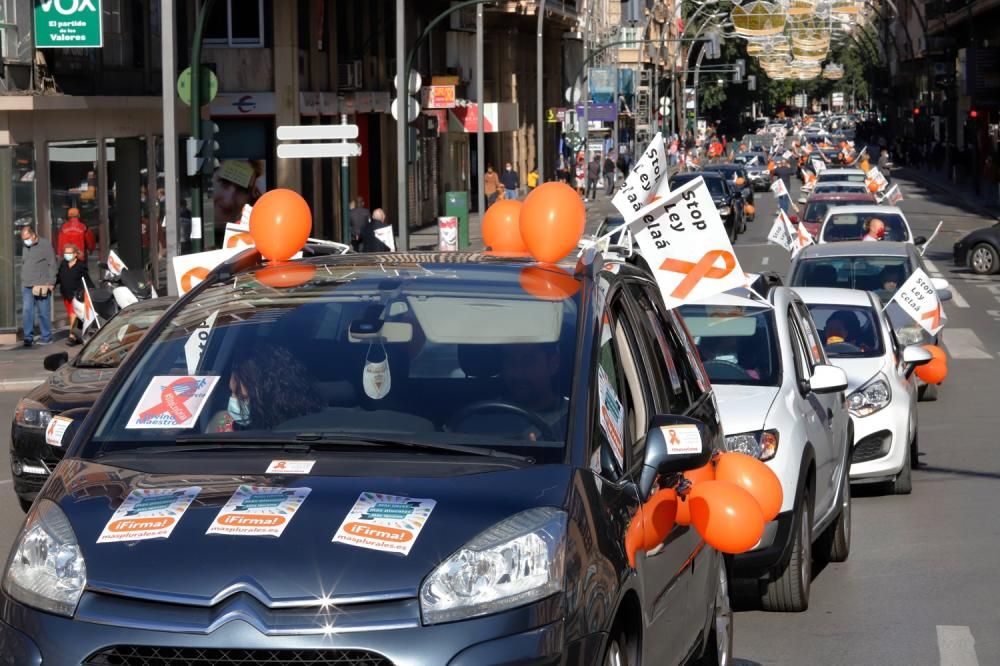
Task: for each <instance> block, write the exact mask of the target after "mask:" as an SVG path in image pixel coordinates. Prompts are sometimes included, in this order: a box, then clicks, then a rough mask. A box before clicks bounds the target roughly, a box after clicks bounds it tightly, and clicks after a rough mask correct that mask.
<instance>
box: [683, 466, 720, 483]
mask: <svg viewBox="0 0 1000 666" xmlns="http://www.w3.org/2000/svg"><path fill="white" fill-rule="evenodd" d="M684 477H685V478H686V479H687V480H688V481H690V482H691V483H692V484H695V483H701V482H702V481H714V480H715V466H714V465H713V464H712V463H711V462H708V463H705V464H704V465H702V466H701V467H699V468H698V469H692V470H690V471H687V472H684Z"/></svg>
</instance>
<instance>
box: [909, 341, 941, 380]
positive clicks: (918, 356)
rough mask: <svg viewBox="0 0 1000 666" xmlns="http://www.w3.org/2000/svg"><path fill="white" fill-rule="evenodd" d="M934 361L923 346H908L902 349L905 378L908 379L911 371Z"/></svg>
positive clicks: (932, 356)
mask: <svg viewBox="0 0 1000 666" xmlns="http://www.w3.org/2000/svg"><path fill="white" fill-rule="evenodd" d="M932 360H934V355H933V354H931V353H930V352H929V351H927V349H926V348H925V347H924V346H923V345H909V346H907V347H903V365H905V366H906V370H905V372H906V377H907V379H909V377H910V375H912V374H913V371H914V370H916V369H917V367H919V366H921V365H926V364H928V363H930V362H931V361H932Z"/></svg>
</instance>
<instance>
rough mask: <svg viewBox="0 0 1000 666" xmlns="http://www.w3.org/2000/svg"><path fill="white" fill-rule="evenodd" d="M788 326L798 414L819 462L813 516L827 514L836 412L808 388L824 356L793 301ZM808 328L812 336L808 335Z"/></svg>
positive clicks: (789, 309)
mask: <svg viewBox="0 0 1000 666" xmlns="http://www.w3.org/2000/svg"><path fill="white" fill-rule="evenodd" d="M787 314H788V327H789V336H790V337H791V344H792V353H793V355H794V357H795V373H796V380H797V382H798V392H797V394H796V402H797V403H798V409H797V410H796V411H797V412H798V413H799V414H802V415H803V416H804V417H805V429H806V436H807V437H808V438H809V443H810V444H812V449H813V454H814V455H815V465H816V484H815V487H814V489H813V493H814V496H813V517H814V518H815V517H817V516H824V515H826V513H827V511H828V510H829V508H830V507H831V506H832V503H833V501H834V495H833V487H832V476H833V472H834V469H835V466H836V462H835V460H834V446H833V433H832V431H831V425H830V424H831V423H832V421H833V411H832V409H830V406H829V404H828V403H827V402H825V401H824V400H822V397H821V396H818V395H816V394H815V393H813V392H812V390H811V389H810V388H809V380H810V379H811V378H812V375H813V369H814V368H815V367H816V366H817V365H819V363H818V362H817V361H816V359H817V358H820V359H821V358H822V356H821V354H822V349H820V348H819V337H818V336H817V335H816V334H815V331H814V330H813V329H812V328H811V327H809V329H806V327H804V326H803V320H802V317H801V315H800V314H799V312H797V310H796V308H795V305H794V303H790V304H789V306H788V313H787ZM806 330H810V331H811V333H812V335H811V336H807V333H806Z"/></svg>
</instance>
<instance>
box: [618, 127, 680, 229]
mask: <svg viewBox="0 0 1000 666" xmlns="http://www.w3.org/2000/svg"><path fill="white" fill-rule="evenodd" d="M669 193H670V186H669V184H668V178H667V151H666V147H665V146H664V143H663V135H662V134H659V133H658V134H657V135H656V137H654V138H653V140H652V141H651V142H650V144H649V147H648V148H646V150H645V152H643V154H642V157H640V158H639V160H638V161H637V162H636V164H635V167H634V168H633V169H632V173H630V174H629V175H628V177H627V178H625V184H624V185H622V186H621V189H619V190H618V192H617V193H616V194H615V196H614V198H613V199H612V200H611V203H612V205H613V206H614V207H615V208H617V209H618V212H620V213H621V214H622V217H624V218H625V222H626V223H628V222H632V221H633V220H635V219H636V218H637V217H638V215H639V211H641V210H642V209H643V208H645V207H646V206H648V205H650V204H652V203H654V202H655V201H656V200H657V199H662V198H663V197H665V196H666V195H667V194H669Z"/></svg>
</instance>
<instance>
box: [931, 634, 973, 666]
mask: <svg viewBox="0 0 1000 666" xmlns="http://www.w3.org/2000/svg"><path fill="white" fill-rule="evenodd" d="M937 642H938V654H939V655H940V657H941V666H979V657H977V656H976V639H974V638H973V637H972V631H971V630H970V629H969V628H968V627H951V626H946V625H940V624H939V625H938V627H937Z"/></svg>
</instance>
